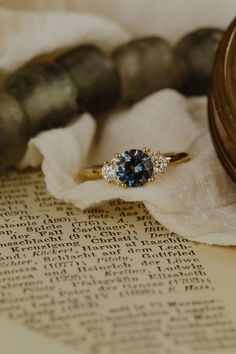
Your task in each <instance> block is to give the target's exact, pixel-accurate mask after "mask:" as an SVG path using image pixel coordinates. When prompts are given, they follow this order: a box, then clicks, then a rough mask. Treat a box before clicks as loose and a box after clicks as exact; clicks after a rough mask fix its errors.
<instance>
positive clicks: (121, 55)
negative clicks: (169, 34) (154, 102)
mask: <svg viewBox="0 0 236 354" xmlns="http://www.w3.org/2000/svg"><path fill="white" fill-rule="evenodd" d="M113 58H114V61H115V63H116V65H117V67H118V71H119V74H120V78H121V95H122V101H123V102H124V103H126V104H132V103H134V102H136V101H138V100H140V99H141V98H143V97H145V96H147V95H149V94H151V93H153V92H154V91H157V90H160V89H163V88H166V87H174V86H175V85H176V81H177V71H176V69H175V63H174V57H173V51H172V47H171V45H170V44H169V43H168V42H167V41H165V40H164V39H162V38H159V37H147V38H141V39H136V40H132V41H130V42H128V43H126V44H124V45H122V46H120V47H119V48H117V49H116V50H115V51H114V53H113Z"/></svg>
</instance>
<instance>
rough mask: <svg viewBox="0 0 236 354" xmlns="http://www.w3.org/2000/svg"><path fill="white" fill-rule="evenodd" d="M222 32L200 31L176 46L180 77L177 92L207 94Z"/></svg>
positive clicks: (213, 30)
mask: <svg viewBox="0 0 236 354" xmlns="http://www.w3.org/2000/svg"><path fill="white" fill-rule="evenodd" d="M222 34H223V31H222V30H220V29H217V28H206V29H200V30H197V31H194V32H191V33H189V34H188V35H186V36H185V37H183V38H182V39H181V40H180V41H179V43H177V45H176V56H177V59H178V65H179V70H180V75H181V85H180V87H179V90H180V91H181V92H182V93H184V94H186V95H205V94H207V93H208V90H209V85H210V82H211V74H212V68H213V63H214V58H215V54H216V50H217V47H218V45H219V42H220V40H221V38H222Z"/></svg>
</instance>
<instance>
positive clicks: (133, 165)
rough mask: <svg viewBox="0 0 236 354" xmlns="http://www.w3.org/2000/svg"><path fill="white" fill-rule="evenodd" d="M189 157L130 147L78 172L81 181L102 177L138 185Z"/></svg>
mask: <svg viewBox="0 0 236 354" xmlns="http://www.w3.org/2000/svg"><path fill="white" fill-rule="evenodd" d="M189 159H190V157H189V155H188V154H187V153H186V152H180V153H175V152H169V153H161V152H153V151H152V150H151V149H149V148H143V149H130V150H126V151H124V152H122V153H114V154H113V158H112V159H111V160H110V161H106V162H104V164H103V165H98V166H93V167H90V168H87V169H84V170H81V171H80V172H79V179H80V180H81V181H93V180H97V179H101V178H104V179H105V180H106V181H107V182H109V183H111V182H115V183H116V184H118V185H119V186H121V187H138V186H142V185H143V184H145V183H146V182H153V181H154V180H155V179H156V177H157V176H158V174H160V173H164V172H166V169H167V166H168V165H174V164H178V163H182V162H185V161H188V160H189Z"/></svg>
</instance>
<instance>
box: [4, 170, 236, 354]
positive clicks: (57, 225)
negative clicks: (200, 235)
mask: <svg viewBox="0 0 236 354" xmlns="http://www.w3.org/2000/svg"><path fill="white" fill-rule="evenodd" d="M0 198H1V204H0V236H1V237H0V284H1V288H0V342H1V343H0V347H1V349H0V353H1V354H21V353H22V354H28V353H32V354H37V353H42V354H43V353H44V354H46V353H50V354H63V353H67V354H70V353H71V354H72V353H74V354H75V353H77V352H78V353H81V354H133V353H135V354H192V353H193V354H195V353H201V354H205V353H214V354H217V353H220V354H228V353H232V354H233V353H234V354H235V353H236V302H235V296H236V281H235V274H236V250H235V248H233V247H232V248H223V247H214V246H206V245H200V244H194V243H192V242H190V241H187V240H186V239H183V238H182V237H181V236H178V235H175V234H173V233H171V232H169V231H168V230H166V229H165V228H164V227H163V226H161V225H160V224H158V222H156V221H155V220H154V219H153V218H152V217H151V216H150V214H148V212H147V211H146V210H145V208H144V206H143V205H142V204H141V203H137V204H135V203H124V202H121V201H119V200H115V201H111V202H110V203H109V204H106V205H103V206H99V207H94V208H92V209H89V210H85V211H81V210H78V209H76V208H74V207H72V206H71V205H67V204H65V203H62V202H60V201H57V200H55V199H54V198H52V197H51V196H50V195H49V194H48V193H47V191H46V189H45V184H44V180H43V177H42V175H41V173H40V172H24V173H15V172H9V173H8V174H6V175H4V176H2V177H1V178H0ZM38 334H40V336H38ZM46 337H47V338H46ZM50 338H51V339H52V341H51V340H50ZM32 348H33V349H32ZM32 350H33V351H32Z"/></svg>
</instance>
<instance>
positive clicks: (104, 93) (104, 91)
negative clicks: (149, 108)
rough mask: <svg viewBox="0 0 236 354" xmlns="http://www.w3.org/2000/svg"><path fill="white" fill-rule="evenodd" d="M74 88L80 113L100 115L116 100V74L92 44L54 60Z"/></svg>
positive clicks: (108, 61) (117, 88)
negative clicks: (82, 111) (81, 111)
mask: <svg viewBox="0 0 236 354" xmlns="http://www.w3.org/2000/svg"><path fill="white" fill-rule="evenodd" d="M57 63H59V64H60V65H61V66H62V67H63V68H64V69H65V70H66V71H67V73H68V74H69V75H70V77H71V79H72V80H73V82H74V84H75V86H76V88H77V102H78V105H79V107H82V108H83V110H84V111H88V112H91V113H95V114H96V113H101V112H102V111H104V110H106V109H109V108H111V107H112V106H113V105H115V104H116V103H117V102H118V100H119V98H120V83H119V77H118V73H117V71H116V69H115V67H114V65H113V62H112V60H111V58H110V57H109V56H107V55H106V54H105V53H103V52H102V51H101V50H100V49H98V48H96V47H95V46H92V45H81V46H79V47H77V48H75V49H73V50H71V51H69V52H67V53H65V54H63V55H62V56H60V57H59V58H57Z"/></svg>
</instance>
